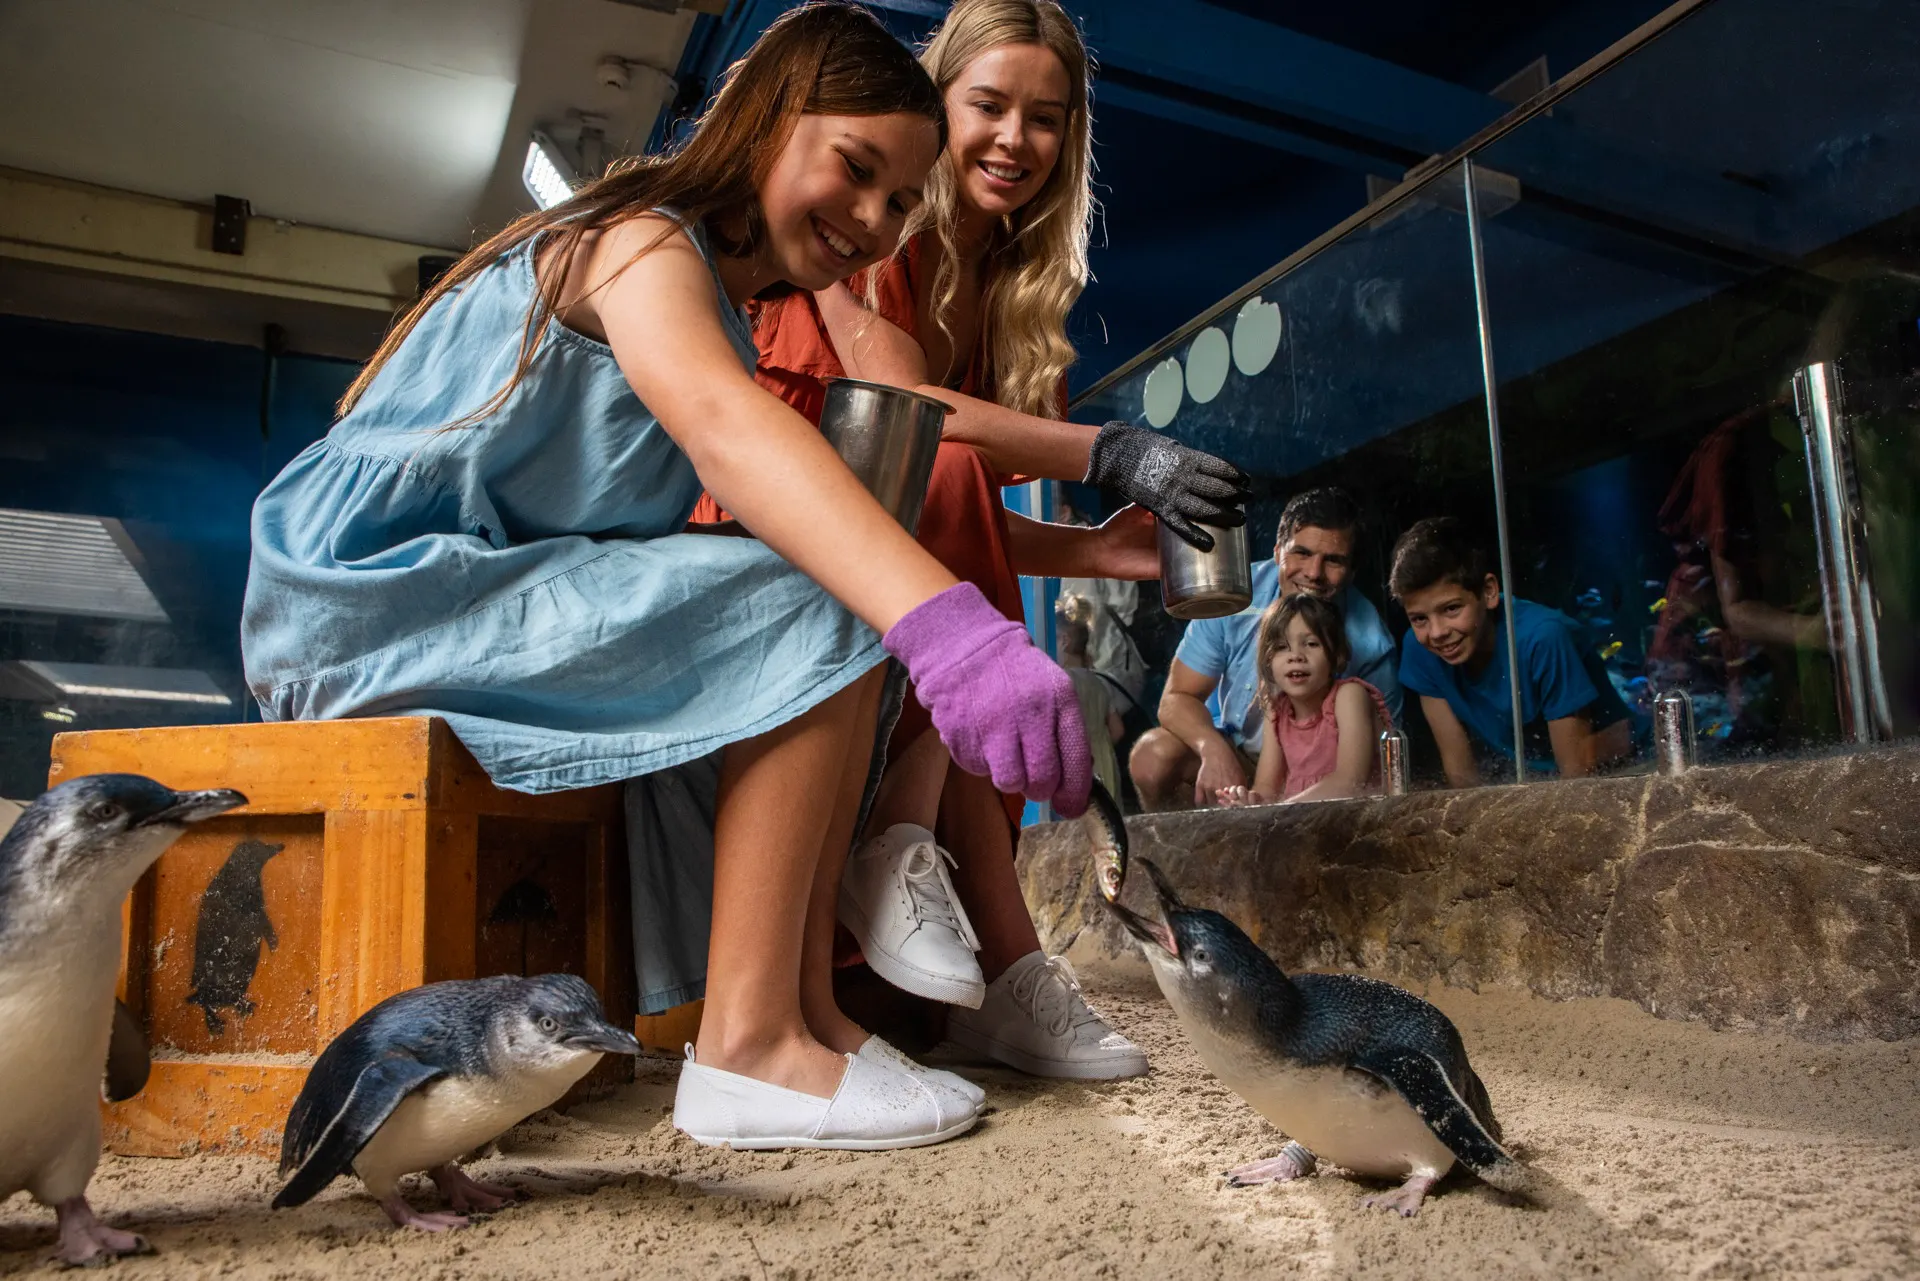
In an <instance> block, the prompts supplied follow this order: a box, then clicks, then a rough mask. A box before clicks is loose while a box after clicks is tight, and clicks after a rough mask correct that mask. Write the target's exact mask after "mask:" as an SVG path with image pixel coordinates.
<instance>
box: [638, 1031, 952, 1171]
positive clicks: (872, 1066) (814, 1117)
mask: <svg viewBox="0 0 1920 1281" xmlns="http://www.w3.org/2000/svg"><path fill="white" fill-rule="evenodd" d="M842 1057H843V1058H844V1059H845V1060H846V1064H847V1070H846V1072H845V1074H844V1075H842V1076H841V1078H840V1086H839V1088H838V1089H836V1090H835V1091H834V1092H833V1097H832V1098H830V1099H823V1098H821V1097H819V1096H818V1095H814V1094H802V1093H801V1092H800V1091H798V1090H789V1089H787V1088H785V1087H784V1086H778V1085H773V1084H770V1083H769V1082H766V1081H758V1080H755V1079H754V1078H753V1077H750V1076H741V1075H739V1074H738V1073H735V1072H723V1071H721V1070H720V1069H719V1068H710V1067H706V1066H704V1065H702V1064H700V1063H696V1062H695V1061H694V1057H693V1047H692V1046H691V1045H689V1046H688V1047H687V1061H686V1062H685V1063H682V1064H681V1065H680V1084H679V1087H678V1088H677V1089H676V1090H675V1091H674V1096H673V1125H674V1128H675V1129H677V1130H679V1131H680V1132H681V1133H683V1134H685V1135H686V1136H687V1137H688V1138H690V1139H692V1140H693V1141H694V1142H695V1143H700V1144H704V1145H706V1146H707V1147H725V1148H738V1149H752V1150H762V1149H768V1148H844V1149H851V1150H853V1151H857V1152H878V1151H884V1150H887V1149H891V1148H917V1147H924V1146H926V1145H927V1144H929V1143H939V1142H942V1141H944V1140H946V1139H951V1138H953V1137H955V1136H956V1135H960V1134H965V1133H966V1132H967V1131H968V1130H971V1129H972V1128H973V1126H974V1123H975V1122H976V1121H978V1120H979V1119H980V1118H979V1114H978V1113H976V1112H974V1110H973V1109H972V1108H971V1107H968V1106H966V1105H965V1104H964V1102H963V1101H962V1100H961V1099H960V1098H959V1097H958V1096H957V1095H951V1094H948V1093H947V1092H946V1091H938V1092H936V1091H935V1090H933V1089H931V1088H930V1087H929V1086H928V1085H927V1083H926V1082H924V1081H921V1080H918V1079H916V1078H914V1077H912V1076H909V1075H908V1074H907V1073H905V1072H902V1071H899V1070H897V1069H895V1068H891V1067H885V1066H882V1065H881V1064H878V1063H875V1062H874V1061H873V1060H871V1059H863V1058H859V1057H857V1056H856V1055H852V1054H847V1055H843V1056H842Z"/></svg>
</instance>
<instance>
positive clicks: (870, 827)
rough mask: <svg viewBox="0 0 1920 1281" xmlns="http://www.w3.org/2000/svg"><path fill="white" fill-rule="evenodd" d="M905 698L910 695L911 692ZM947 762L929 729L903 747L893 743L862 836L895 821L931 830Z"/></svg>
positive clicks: (943, 747)
mask: <svg viewBox="0 0 1920 1281" xmlns="http://www.w3.org/2000/svg"><path fill="white" fill-rule="evenodd" d="M907 697H908V698H912V697H913V694H912V692H911V691H909V692H908V694H907ZM949 763H950V762H949V758H948V756H947V747H946V744H944V743H942V742H941V741H940V736H939V735H938V734H936V733H934V732H933V731H932V730H931V729H929V730H927V731H925V732H924V733H922V734H921V735H920V737H918V738H916V739H914V740H913V742H911V743H909V744H907V746H906V747H905V748H904V749H902V748H900V747H899V745H898V744H897V743H896V744H895V745H894V748H893V754H892V758H891V759H889V760H888V761H887V772H886V773H885V774H884V775H882V776H881V778H880V789H879V791H877V792H876V793H875V794H874V798H873V812H872V813H871V814H870V815H868V817H867V830H866V831H865V832H863V833H862V834H861V835H862V836H863V837H874V836H878V835H879V834H880V833H882V832H884V831H886V830H887V829H888V828H889V827H892V826H893V825H894V824H895V823H913V824H915V825H917V826H919V827H924V828H926V829H927V830H928V831H932V830H933V825H934V823H935V822H936V821H937V820H938V819H939V817H940V792H941V790H942V789H943V788H945V787H946V785H947V774H948V768H947V767H948V765H949ZM953 772H954V773H958V772H959V771H957V770H955V771H953Z"/></svg>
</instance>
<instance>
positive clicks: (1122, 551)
mask: <svg viewBox="0 0 1920 1281" xmlns="http://www.w3.org/2000/svg"><path fill="white" fill-rule="evenodd" d="M1094 534H1095V536H1096V537H1097V538H1098V539H1099V543H1100V556H1099V560H1100V569H1099V572H1098V573H1095V574H1090V575H1088V577H1090V578H1122V579H1127V580H1129V581H1134V582H1138V581H1140V580H1142V579H1148V578H1158V577H1160V535H1159V531H1158V529H1157V527H1156V522H1155V520H1154V518H1153V513H1152V512H1150V511H1148V510H1147V509H1146V508H1144V507H1140V506H1137V505H1134V504H1129V505H1128V506H1125V507H1122V508H1121V509H1120V510H1119V511H1117V512H1115V513H1114V514H1113V515H1111V516H1109V517H1107V521H1106V523H1105V524H1103V525H1101V526H1100V528H1099V529H1097V530H1095V531H1094Z"/></svg>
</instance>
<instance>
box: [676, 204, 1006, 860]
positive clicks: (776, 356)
mask: <svg viewBox="0 0 1920 1281" xmlns="http://www.w3.org/2000/svg"><path fill="white" fill-rule="evenodd" d="M919 265H920V238H919V237H917V236H916V237H915V238H914V239H913V240H911V241H909V242H907V245H906V246H905V249H904V250H903V252H900V253H897V254H895V255H894V256H893V257H892V258H889V259H888V260H887V261H886V262H884V263H881V264H880V265H879V266H877V267H875V268H873V270H875V271H878V272H880V273H881V275H880V287H879V291H878V303H879V313H880V315H881V316H882V317H884V318H885V319H887V320H889V321H891V322H893V323H894V324H896V325H898V326H900V328H901V329H903V330H905V331H906V332H907V333H908V334H910V335H912V336H913V338H914V339H915V341H918V340H919V336H920V335H919V333H918V325H917V323H916V320H915V317H916V315H917V309H916V308H915V307H914V302H913V299H914V293H913V285H914V273H915V272H916V271H917V270H918V268H919ZM853 288H854V290H855V292H856V293H858V292H860V291H861V290H864V289H865V288H866V282H865V280H864V278H863V277H855V278H854V282H853ZM750 311H751V312H752V315H753V339H754V345H755V346H757V347H758V348H759V349H760V361H759V367H758V368H757V369H756V370H755V372H754V378H755V379H756V380H757V381H758V382H759V384H760V385H761V386H762V387H765V388H766V389H767V390H768V391H770V392H772V393H773V394H774V395H776V396H778V397H780V399H782V400H784V401H786V402H787V403H788V404H789V405H792V406H793V407H794V408H795V409H796V410H798V411H799V412H800V413H801V414H802V415H803V416H804V417H805V418H806V420H807V421H808V422H810V423H813V424H814V425H815V426H818V425H819V423H820V412H821V410H822V409H823V408H824V407H825V404H826V394H827V392H826V381H827V380H828V379H829V378H844V377H846V376H847V371H846V367H845V366H844V365H842V364H841V363H840V357H839V356H837V355H836V354H834V350H833V340H832V339H831V338H830V337H828V335H827V327H826V324H825V322H824V321H822V320H821V318H820V308H819V306H818V305H817V304H816V303H815V302H814V300H813V295H812V294H810V293H805V292H800V293H793V294H788V295H787V296H786V297H784V298H779V299H776V300H774V301H772V302H764V303H754V304H752V305H751V306H750ZM979 347H980V345H976V347H975V353H974V359H973V361H972V363H971V364H970V365H969V367H968V369H967V374H966V377H965V378H964V379H962V380H961V382H960V385H959V386H958V387H955V388H954V390H955V391H957V392H960V393H961V394H962V395H968V396H978V397H980V398H982V399H990V398H991V392H990V391H989V390H988V389H987V388H986V382H987V379H986V377H985V375H984V371H983V369H982V361H981V359H980V355H979ZM1010 483H1014V482H1013V480H1012V478H1010V477H1006V476H1002V475H1001V474H1000V473H999V472H997V471H995V470H994V468H993V465H992V464H991V463H989V462H988V461H987V460H986V458H985V457H984V456H983V455H982V454H981V453H980V451H979V450H977V449H975V448H974V447H973V446H971V445H961V444H956V443H954V442H952V441H947V442H943V443H942V444H941V446H940V449H939V452H938V454H937V456H936V457H935V459H934V464H933V479H932V480H931V481H930V482H929V483H928V486H927V502H926V507H925V508H924V509H923V510H922V512H921V514H920V530H919V540H920V545H921V546H922V547H924V548H926V549H927V550H928V551H929V552H931V553H932V554H933V556H934V557H935V559H937V560H938V561H939V562H940V563H941V564H942V565H945V566H946V567H947V568H948V569H949V570H951V571H952V572H953V574H954V576H955V577H956V578H959V579H960V580H962V581H963V582H969V583H972V584H974V585H975V586H977V587H978V588H979V589H980V590H981V592H982V593H983V594H984V595H985V596H986V598H987V599H988V600H989V601H992V602H993V605H994V607H995V608H996V609H998V610H999V611H1000V612H1001V613H1002V614H1005V615H1006V616H1007V617H1008V618H1010V619H1012V620H1013V621H1014V622H1016V623H1025V622H1026V611H1025V609H1024V608H1023V607H1022V604H1021V600H1020V578H1019V575H1017V574H1015V573H1014V571H1013V564H1012V562H1011V561H1010V560H1009V553H1008V548H1007V523H1006V513H1007V509H1006V504H1005V503H1004V501H1003V500H1002V498H1001V495H1000V490H1001V488H1002V487H1003V486H1005V485H1007V484H1010ZM724 519H726V513H725V512H723V511H722V510H721V509H720V506H719V504H718V503H716V502H715V501H714V500H713V497H712V495H710V494H702V495H701V496H700V502H699V505H698V506H696V507H695V508H694V512H693V520H694V522H695V523H700V524H711V523H713V522H716V521H721V520H724ZM932 727H933V721H932V719H931V718H930V717H929V716H928V714H927V709H926V708H925V707H923V706H921V703H920V700H919V699H918V698H917V697H915V698H909V699H907V700H906V702H905V704H904V705H903V706H902V707H901V709H900V720H899V722H898V724H897V725H896V726H895V727H894V731H893V743H894V746H895V750H898V749H899V748H901V747H904V746H905V745H906V744H908V743H911V742H913V741H914V739H916V738H918V737H919V736H920V735H921V734H923V733H925V732H926V731H927V730H929V729H931V728H932ZM1002 799H1003V801H1004V802H1005V804H1006V807H1007V817H1008V820H1009V821H1010V822H1012V823H1013V825H1014V826H1015V827H1016V828H1017V827H1018V826H1019V824H1020V816H1021V813H1022V811H1023V809H1024V806H1025V802H1024V801H1023V800H1022V799H1021V798H1020V797H1018V796H1004V795H1003V797H1002Z"/></svg>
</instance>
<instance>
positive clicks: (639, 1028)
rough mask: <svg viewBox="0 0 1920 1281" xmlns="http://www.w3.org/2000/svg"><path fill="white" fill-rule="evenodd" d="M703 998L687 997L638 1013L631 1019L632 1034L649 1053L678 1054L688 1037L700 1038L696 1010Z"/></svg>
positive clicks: (692, 1039) (705, 1004) (702, 1003)
mask: <svg viewBox="0 0 1920 1281" xmlns="http://www.w3.org/2000/svg"><path fill="white" fill-rule="evenodd" d="M706 1007H707V1003H706V1002H705V1001H688V1002H687V1003H686V1004H685V1005H676V1006H674V1007H673V1008H672V1009H670V1010H665V1011H662V1012H661V1013H659V1014H641V1015H638V1016H636V1017H635V1018H634V1020H633V1035H634V1038H635V1039H636V1040H638V1041H639V1042H640V1048H641V1049H643V1050H645V1051H646V1052H647V1053H649V1054H667V1055H671V1056H673V1057H674V1058H678V1057H680V1055H681V1053H682V1051H683V1050H684V1049H685V1048H686V1045H687V1043H688V1042H689V1041H696V1040H698V1039H699V1038H700V1012H701V1011H702V1010H704V1009H706Z"/></svg>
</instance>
